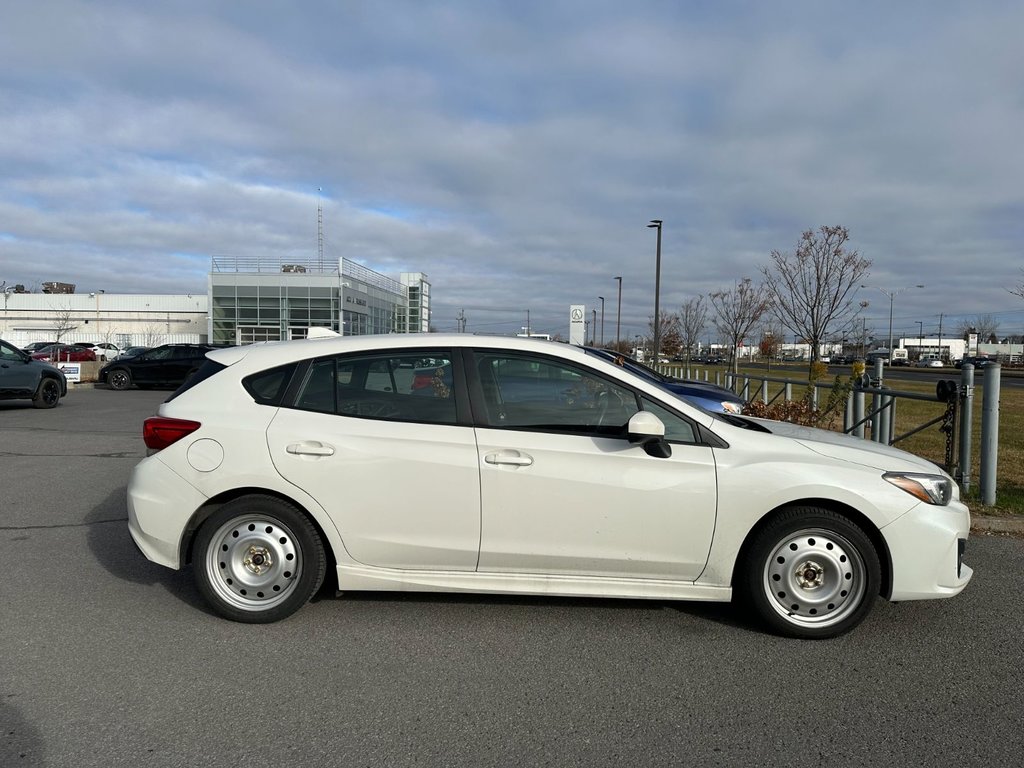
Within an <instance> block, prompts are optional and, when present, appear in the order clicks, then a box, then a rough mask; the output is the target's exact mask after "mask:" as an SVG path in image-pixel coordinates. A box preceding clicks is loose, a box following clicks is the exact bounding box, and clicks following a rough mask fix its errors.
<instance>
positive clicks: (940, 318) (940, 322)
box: [939, 312, 944, 360]
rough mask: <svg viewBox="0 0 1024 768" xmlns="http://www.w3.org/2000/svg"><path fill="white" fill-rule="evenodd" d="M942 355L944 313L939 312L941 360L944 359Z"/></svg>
mask: <svg viewBox="0 0 1024 768" xmlns="http://www.w3.org/2000/svg"><path fill="white" fill-rule="evenodd" d="M943 359H944V358H943V357H942V313H941V312H940V313H939V360H943Z"/></svg>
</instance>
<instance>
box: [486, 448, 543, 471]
mask: <svg viewBox="0 0 1024 768" xmlns="http://www.w3.org/2000/svg"><path fill="white" fill-rule="evenodd" d="M484 461H486V462H487V463H488V464H511V465H512V466H514V467H528V466H530V465H531V464H533V457H532V456H527V455H526V454H523V453H520V452H519V451H498V453H488V454H487V455H486V456H484Z"/></svg>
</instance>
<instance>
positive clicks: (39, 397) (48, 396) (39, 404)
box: [32, 377, 61, 408]
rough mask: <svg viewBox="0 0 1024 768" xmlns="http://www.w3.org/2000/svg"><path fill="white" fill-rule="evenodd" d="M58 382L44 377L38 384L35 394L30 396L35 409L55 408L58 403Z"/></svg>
mask: <svg viewBox="0 0 1024 768" xmlns="http://www.w3.org/2000/svg"><path fill="white" fill-rule="evenodd" d="M60 394H61V393H60V382H59V381H57V380H56V379H51V378H49V377H46V378H44V379H42V380H41V381H40V382H39V386H38V387H36V393H35V394H34V395H32V405H33V407H35V408H56V407H57V404H58V403H59V402H60Z"/></svg>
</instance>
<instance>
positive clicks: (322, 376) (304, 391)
mask: <svg viewBox="0 0 1024 768" xmlns="http://www.w3.org/2000/svg"><path fill="white" fill-rule="evenodd" d="M452 377H453V372H452V361H451V358H450V357H447V356H431V357H424V356H423V354H422V353H410V354H398V355H388V356H384V355H373V356H366V357H355V356H353V357H348V356H346V357H339V358H324V359H320V360H314V361H313V362H312V363H311V364H310V366H309V370H308V372H307V374H306V376H305V380H304V381H303V382H302V385H301V386H300V387H299V389H298V392H297V394H296V397H295V407H296V408H300V409H302V410H306V411H319V412H320V413H332V414H337V415H339V416H354V417H357V418H363V419H382V420H387V421H410V422H420V423H428V424H455V423H457V421H458V416H457V409H456V402H455V388H454V382H453V378H452Z"/></svg>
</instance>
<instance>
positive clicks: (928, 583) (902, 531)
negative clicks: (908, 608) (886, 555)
mask: <svg viewBox="0 0 1024 768" xmlns="http://www.w3.org/2000/svg"><path fill="white" fill-rule="evenodd" d="M970 529H971V515H970V512H969V511H968V509H967V507H966V506H964V505H963V504H961V503H960V502H953V503H951V504H949V505H948V506H946V507H935V506H930V505H927V504H921V505H919V506H917V507H915V508H914V509H912V510H911V511H910V512H908V513H907V514H905V515H903V516H902V517H900V518H899V519H898V520H896V521H894V522H893V523H891V524H889V525H887V526H886V527H885V528H883V529H882V535H884V536H885V539H886V543H887V544H888V545H889V552H890V554H891V555H892V564H893V565H892V569H893V573H892V594H891V595H890V596H889V599H890V600H893V601H898V600H930V599H935V598H943V597H954V596H955V595H958V594H960V592H962V591H963V589H964V587H966V586H967V584H968V582H969V581H970V580H971V576H972V575H973V573H974V572H973V571H972V570H971V568H969V567H968V566H967V565H966V564H965V563H964V553H965V551H966V549H967V539H968V535H969V533H970Z"/></svg>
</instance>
